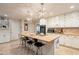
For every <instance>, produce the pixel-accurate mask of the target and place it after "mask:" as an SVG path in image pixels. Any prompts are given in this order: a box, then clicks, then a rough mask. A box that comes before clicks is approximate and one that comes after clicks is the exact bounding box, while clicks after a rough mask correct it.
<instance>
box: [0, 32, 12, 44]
mask: <svg viewBox="0 0 79 59" xmlns="http://www.w3.org/2000/svg"><path fill="white" fill-rule="evenodd" d="M0 33H1V34H0V43H4V42H8V41H10V33H9V32H8V31H0Z"/></svg>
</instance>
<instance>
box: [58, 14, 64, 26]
mask: <svg viewBox="0 0 79 59" xmlns="http://www.w3.org/2000/svg"><path fill="white" fill-rule="evenodd" d="M64 23H65V22H64V15H61V16H59V27H64V25H65V24H64Z"/></svg>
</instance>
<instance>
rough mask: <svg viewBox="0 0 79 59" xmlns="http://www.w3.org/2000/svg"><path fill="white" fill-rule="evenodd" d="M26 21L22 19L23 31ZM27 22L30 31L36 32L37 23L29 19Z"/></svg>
mask: <svg viewBox="0 0 79 59" xmlns="http://www.w3.org/2000/svg"><path fill="white" fill-rule="evenodd" d="M24 23H25V22H24V20H21V26H22V27H21V28H22V31H24ZM26 23H27V24H28V31H29V32H35V24H34V23H33V22H32V21H27V22H26Z"/></svg>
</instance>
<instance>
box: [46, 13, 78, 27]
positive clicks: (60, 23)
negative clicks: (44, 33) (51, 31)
mask: <svg viewBox="0 0 79 59" xmlns="http://www.w3.org/2000/svg"><path fill="white" fill-rule="evenodd" d="M47 24H48V25H47V26H48V27H79V12H72V13H68V14H63V15H60V16H55V17H52V18H50V19H48V21H47Z"/></svg>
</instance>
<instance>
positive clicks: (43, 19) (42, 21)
mask: <svg viewBox="0 0 79 59" xmlns="http://www.w3.org/2000/svg"><path fill="white" fill-rule="evenodd" d="M41 8H42V9H41V12H42V17H41V19H40V22H39V24H40V25H46V20H45V18H44V10H43V9H44V3H41Z"/></svg>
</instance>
